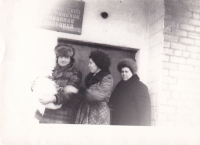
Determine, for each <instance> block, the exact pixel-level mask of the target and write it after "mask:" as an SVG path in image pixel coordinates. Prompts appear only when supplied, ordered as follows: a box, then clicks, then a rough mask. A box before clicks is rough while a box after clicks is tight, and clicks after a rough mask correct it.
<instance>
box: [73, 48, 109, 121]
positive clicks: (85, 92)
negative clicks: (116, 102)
mask: <svg viewBox="0 0 200 145" xmlns="http://www.w3.org/2000/svg"><path fill="white" fill-rule="evenodd" d="M88 66H89V69H90V73H89V74H88V75H87V76H86V78H85V87H83V88H82V89H81V90H80V92H79V93H80V94H81V95H82V97H83V102H82V104H81V105H80V107H79V110H78V114H77V118H76V123H77V124H105V125H107V124H110V109H109V107H108V105H107V103H108V102H109V98H110V95H111V91H112V87H113V77H112V76H111V74H110V71H109V67H110V58H109V57H108V55H107V54H106V53H104V52H102V51H98V50H97V51H93V52H91V54H90V56H89V65H88Z"/></svg>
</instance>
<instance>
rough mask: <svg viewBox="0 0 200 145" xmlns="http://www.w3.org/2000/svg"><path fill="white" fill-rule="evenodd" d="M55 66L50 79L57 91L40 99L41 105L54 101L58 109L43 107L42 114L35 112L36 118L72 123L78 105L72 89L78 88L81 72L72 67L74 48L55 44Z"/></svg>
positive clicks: (44, 121)
mask: <svg viewBox="0 0 200 145" xmlns="http://www.w3.org/2000/svg"><path fill="white" fill-rule="evenodd" d="M55 54H56V58H57V59H56V66H55V68H54V70H53V73H52V76H51V79H52V80H53V81H54V82H55V83H56V85H57V88H58V91H57V94H56V95H51V96H48V97H44V98H42V99H40V103H42V104H43V105H45V104H49V103H54V104H56V105H59V104H61V108H59V109H48V108H45V111H44V114H43V115H42V114H40V112H39V111H37V112H36V115H35V116H36V118H37V119H39V120H40V123H60V124H73V123H75V118H76V114H77V110H78V107H79V105H80V104H79V102H80V101H79V98H78V95H77V94H75V93H72V92H74V91H73V90H77V92H78V89H79V85H80V82H81V76H82V74H81V73H80V72H79V71H78V70H77V69H75V68H74V67H73V64H74V62H75V60H74V58H73V56H74V54H75V51H74V49H73V48H72V47H71V46H68V45H57V46H56V47H55Z"/></svg>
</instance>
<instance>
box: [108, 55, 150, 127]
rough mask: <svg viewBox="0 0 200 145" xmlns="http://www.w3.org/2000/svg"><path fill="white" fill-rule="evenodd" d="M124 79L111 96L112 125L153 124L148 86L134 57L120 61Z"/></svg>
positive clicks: (119, 64) (119, 67)
mask: <svg viewBox="0 0 200 145" xmlns="http://www.w3.org/2000/svg"><path fill="white" fill-rule="evenodd" d="M117 68H118V71H119V72H120V74H121V78H122V80H121V81H120V82H119V83H118V84H117V85H116V87H115V89H114V91H113V92H112V95H111V98H110V102H109V104H110V107H111V110H112V113H111V114H112V117H111V120H112V122H111V124H112V125H135V126H147V125H151V103H150V96H149V92H148V88H147V87H146V85H145V84H143V83H142V82H141V81H140V79H139V77H138V75H137V74H136V72H137V64H136V62H135V61H134V60H132V59H124V60H122V61H121V62H119V63H118V66H117Z"/></svg>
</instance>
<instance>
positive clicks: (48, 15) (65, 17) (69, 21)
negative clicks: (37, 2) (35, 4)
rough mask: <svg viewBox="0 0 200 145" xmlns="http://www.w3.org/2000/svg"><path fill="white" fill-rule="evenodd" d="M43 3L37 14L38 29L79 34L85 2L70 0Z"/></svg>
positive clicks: (49, 0)
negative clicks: (38, 18)
mask: <svg viewBox="0 0 200 145" xmlns="http://www.w3.org/2000/svg"><path fill="white" fill-rule="evenodd" d="M44 1H45V2H44ZM44 1H43V3H42V4H41V7H40V13H39V15H40V27H42V28H44V29H49V30H53V31H58V32H66V33H72V34H79V35H80V34H81V32H82V22H83V12H84V5H85V2H83V1H72V0H61V1H58V0H44Z"/></svg>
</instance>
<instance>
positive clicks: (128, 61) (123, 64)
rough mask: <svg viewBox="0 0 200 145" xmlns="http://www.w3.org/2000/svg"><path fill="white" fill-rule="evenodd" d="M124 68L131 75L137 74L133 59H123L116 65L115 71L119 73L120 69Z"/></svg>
mask: <svg viewBox="0 0 200 145" xmlns="http://www.w3.org/2000/svg"><path fill="white" fill-rule="evenodd" d="M124 67H128V68H129V69H130V71H131V72H132V73H133V74H135V73H136V72H137V64H136V62H135V61H134V60H133V59H130V58H126V59H123V60H122V61H120V62H119V63H118V65H117V69H118V71H119V72H121V69H122V68H124Z"/></svg>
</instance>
